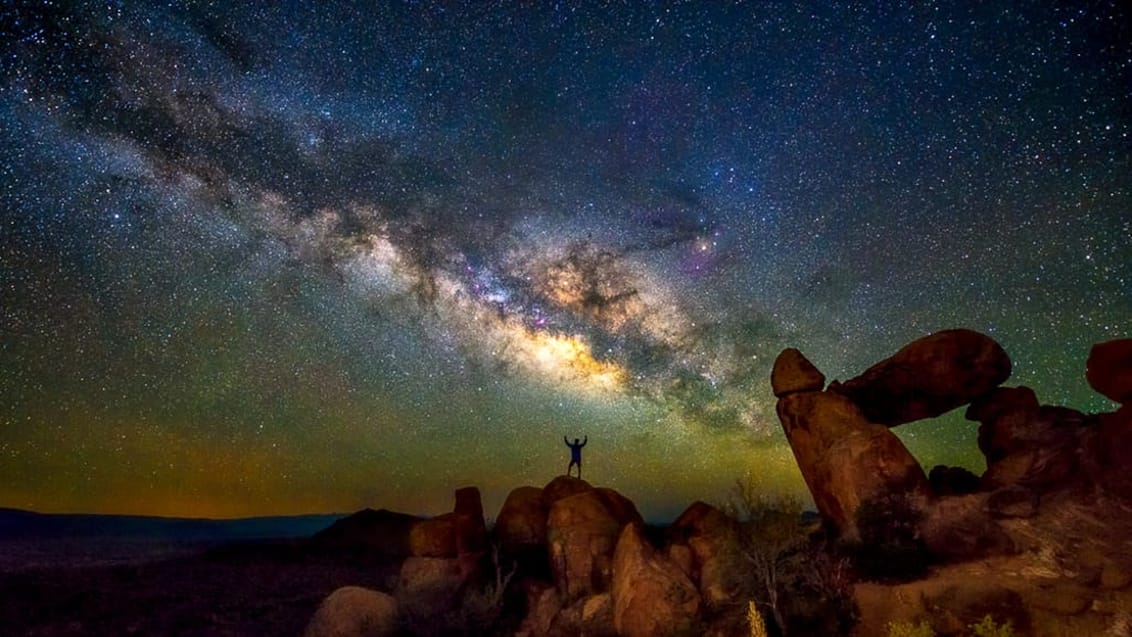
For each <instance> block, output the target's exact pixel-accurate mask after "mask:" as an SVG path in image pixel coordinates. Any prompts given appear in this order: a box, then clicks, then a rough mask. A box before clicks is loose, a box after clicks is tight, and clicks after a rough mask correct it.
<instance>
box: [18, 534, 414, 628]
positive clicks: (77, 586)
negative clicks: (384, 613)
mask: <svg viewBox="0 0 1132 637" xmlns="http://www.w3.org/2000/svg"><path fill="white" fill-rule="evenodd" d="M56 548H57V549H58V550H59V551H60V552H59V554H58V556H59V557H60V558H61V559H55V560H50V559H45V556H46V555H49V554H50V552H51V546H50V545H48V546H46V547H44V546H42V545H40V546H34V547H33V546H30V545H28V544H20V543H13V542H6V543H0V554H3V556H4V559H3V560H0V564H2V565H3V567H2V569H0V635H5V636H7V635H37V636H47V635H52V636H54V635H201V636H203V635H220V636H236V635H240V636H243V635H247V636H253V635H254V636H260V635H281V636H286V635H301V634H302V631H303V629H304V627H305V626H306V624H307V622H308V621H309V620H310V617H311V615H312V614H313V613H314V611H315V609H316V608H317V606H318V604H319V603H320V602H321V601H322V599H323V598H324V597H326V595H328V594H329V593H331V592H332V591H333V590H335V589H336V588H338V587H340V586H346V585H351V584H352V585H359V586H366V587H369V588H377V589H382V590H388V589H389V587H390V585H391V584H392V582H393V580H394V579H395V577H396V564H395V563H390V562H388V561H377V560H375V559H373V558H364V557H359V556H356V555H351V554H348V553H327V552H325V551H316V550H314V549H312V548H310V547H309V545H308V544H307V543H305V542H303V541H299V540H279V541H247V542H239V543H227V544H217V545H212V546H203V545H195V546H184V545H181V546H173V547H170V546H164V547H159V546H149V547H146V546H145V545H144V543H138V544H135V545H131V546H116V547H109V546H93V547H88V549H90V550H89V551H88V552H87V553H86V554H84V553H83V551H82V550H80V547H76V546H73V545H70V546H65V545H62V544H60V545H57V546H56ZM91 551H93V552H91ZM115 551H116V552H115ZM128 551H135V553H134V554H135V555H136V556H137V559H134V560H130V559H126V558H125V556H124V554H125V553H126V552H128ZM17 553H18V554H20V555H26V556H27V558H28V559H27V560H26V561H24V563H23V564H22V565H21V560H20V558H19V556H18V555H17ZM157 554H163V555H162V556H160V557H155V555H157ZM107 562H115V563H107Z"/></svg>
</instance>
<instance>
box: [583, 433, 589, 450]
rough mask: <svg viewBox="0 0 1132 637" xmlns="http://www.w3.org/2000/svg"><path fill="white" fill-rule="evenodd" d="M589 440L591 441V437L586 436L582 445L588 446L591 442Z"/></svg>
mask: <svg viewBox="0 0 1132 637" xmlns="http://www.w3.org/2000/svg"><path fill="white" fill-rule="evenodd" d="M589 441H590V437H589V436H586V439H585V440H583V441H582V446H583V447H584V446H586V443H587V442H589Z"/></svg>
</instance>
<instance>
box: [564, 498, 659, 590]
mask: <svg viewBox="0 0 1132 637" xmlns="http://www.w3.org/2000/svg"><path fill="white" fill-rule="evenodd" d="M641 521H642V519H641V514H640V513H638V512H637V508H636V506H634V505H633V503H632V502H631V501H629V500H628V499H627V498H625V497H624V496H622V495H621V494H619V493H617V492H616V491H613V490H612V489H591V490H589V491H584V492H582V493H578V494H576V495H572V496H569V497H566V498H562V499H561V500H558V501H557V502H555V503H554V504H553V506H551V507H550V515H549V516H548V517H547V523H546V535H547V544H548V549H549V552H550V566H551V571H552V572H553V575H554V582H555V584H556V585H557V586H558V590H559V591H560V592H561V593H562V595H563V597H564V601H566V602H573V601H575V600H577V599H578V598H580V597H584V596H587V595H594V594H598V593H603V592H606V591H608V590H609V583H610V580H611V578H612V568H613V550H614V548H615V547H616V546H617V537H618V534H620V532H621V529H622V528H623V527H624V526H625V525H626V524H629V523H632V522H641Z"/></svg>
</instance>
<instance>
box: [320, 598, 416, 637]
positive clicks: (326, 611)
mask: <svg viewBox="0 0 1132 637" xmlns="http://www.w3.org/2000/svg"><path fill="white" fill-rule="evenodd" d="M398 624H399V617H398V610H397V601H396V600H395V599H394V598H393V597H392V596H390V595H387V594H385V593H382V592H380V591H373V590H370V589H368V588H361V587H360V586H343V587H342V588H339V589H338V590H336V591H334V592H333V593H331V594H330V595H329V596H327V598H326V599H324V600H323V601H322V604H320V605H319V607H318V610H317V611H315V614H314V617H312V618H311V621H310V623H309V624H307V629H306V631H305V632H304V633H303V635H304V637H385V636H387V635H394V634H396V633H397V629H398Z"/></svg>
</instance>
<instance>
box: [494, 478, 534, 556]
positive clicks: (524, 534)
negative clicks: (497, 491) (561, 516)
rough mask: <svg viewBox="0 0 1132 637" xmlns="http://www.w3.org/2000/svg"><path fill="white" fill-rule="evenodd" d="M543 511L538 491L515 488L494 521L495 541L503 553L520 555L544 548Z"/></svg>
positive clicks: (529, 488)
mask: <svg viewBox="0 0 1132 637" xmlns="http://www.w3.org/2000/svg"><path fill="white" fill-rule="evenodd" d="M546 515H547V509H546V507H545V506H543V504H542V489H540V488H538V487H518V488H516V489H513V490H512V491H511V493H509V494H507V499H506V500H505V501H504V502H503V508H501V509H500V510H499V516H498V517H496V518H495V528H494V529H493V532H494V533H495V539H496V541H497V542H499V545H500V548H502V549H503V550H504V551H505V552H508V553H515V552H521V551H524V550H526V549H528V548H531V547H541V546H543V545H545V544H546Z"/></svg>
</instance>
